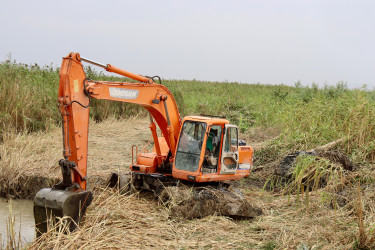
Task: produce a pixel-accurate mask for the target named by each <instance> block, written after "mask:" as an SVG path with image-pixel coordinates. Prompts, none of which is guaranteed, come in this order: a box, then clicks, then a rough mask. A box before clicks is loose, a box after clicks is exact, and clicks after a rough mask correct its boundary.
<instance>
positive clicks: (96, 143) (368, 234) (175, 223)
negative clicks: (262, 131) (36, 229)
mask: <svg viewBox="0 0 375 250" xmlns="http://www.w3.org/2000/svg"><path fill="white" fill-rule="evenodd" d="M134 124H139V125H137V126H134ZM147 125H148V121H147V119H145V120H139V119H130V120H127V121H122V122H119V121H116V120H108V121H104V122H103V123H100V124H95V123H93V124H91V127H90V138H89V146H90V147H89V169H88V170H89V175H90V177H91V178H90V182H91V185H94V186H91V188H94V201H93V204H92V205H91V206H90V207H89V208H88V210H87V212H86V215H85V219H84V221H83V222H82V223H81V224H80V225H79V229H78V230H77V231H75V232H73V233H68V234H65V233H63V231H64V230H63V225H62V224H61V225H56V228H54V229H51V231H50V232H49V233H47V234H45V235H43V237H41V238H39V239H38V240H37V241H35V242H32V243H30V245H29V246H28V247H29V248H31V249H103V248H105V249H107V248H121V249H123V248H130V249H145V248H146V249H148V248H158V249H159V248H163V249H185V248H195V249H207V248H214V249H222V248H236V249H249V248H258V249H274V248H275V249H296V248H306V249H332V248H338V249H348V248H360V247H362V248H366V247H367V248H369V249H371V248H372V247H375V246H374V227H375V226H374V225H375V218H374V212H375V202H374V200H375V191H374V188H372V189H371V188H370V189H365V190H364V191H363V192H360V193H359V194H358V193H356V192H351V193H350V196H348V197H347V199H348V200H349V202H348V203H347V204H346V205H345V206H342V207H338V206H337V207H335V208H332V207H331V205H330V203H329V202H328V201H327V200H325V199H323V198H324V197H325V196H326V195H327V193H328V194H332V190H331V189H330V186H327V187H325V188H323V189H318V190H316V191H314V192H311V193H309V203H308V205H307V204H305V203H304V202H301V200H302V199H303V197H301V195H281V194H279V193H275V192H269V191H263V190H262V186H261V185H260V186H258V185H254V183H253V182H252V181H253V180H263V181H264V180H265V179H266V178H265V176H266V175H268V174H269V173H271V172H272V169H271V165H269V167H265V168H263V169H262V170H260V171H257V172H254V173H253V176H252V177H251V179H248V180H245V181H242V182H241V186H240V187H241V189H242V191H243V192H244V193H245V195H246V198H247V199H248V200H249V201H250V202H251V203H252V204H254V205H255V206H257V207H261V208H262V209H263V213H264V214H263V215H262V216H260V217H257V218H255V219H253V220H252V221H247V220H245V221H236V220H232V219H229V218H225V217H219V216H209V217H206V218H203V219H193V220H187V219H183V218H179V219H176V218H172V217H170V216H169V213H170V211H169V210H168V208H166V207H165V206H163V205H162V204H161V203H160V202H158V201H157V200H155V199H153V198H151V197H148V196H144V195H139V194H132V195H123V194H120V192H118V191H117V190H116V189H106V188H104V187H103V186H99V185H98V183H99V182H97V181H95V178H98V179H100V180H103V179H104V178H106V177H107V176H108V174H109V173H110V172H111V171H113V170H118V169H120V170H121V169H127V167H128V165H129V163H130V161H131V145H132V144H136V145H138V147H139V148H141V146H142V145H144V144H145V143H146V141H148V139H149V136H150V132H149V130H148V126H147ZM135 127H137V128H142V129H137V128H135ZM60 133H61V131H60V128H52V129H51V130H50V131H49V132H47V133H38V134H32V135H15V134H10V135H8V136H7V137H6V138H5V140H4V143H3V144H2V145H1V146H0V154H1V157H2V159H1V161H0V167H1V171H0V173H1V175H0V176H1V178H0V183H1V185H2V186H1V188H3V187H4V185H8V187H11V188H9V189H8V190H12V189H17V188H15V187H18V189H17V190H24V188H25V185H23V182H22V180H24V179H22V178H28V176H35V175H42V176H43V175H44V176H48V177H52V178H55V177H59V175H60V170H59V169H58V167H57V160H58V159H60V157H61V135H60ZM366 169H367V168H366ZM368 169H371V168H370V167H369V168H368ZM368 174H370V172H369V171H367V170H364V169H362V170H361V169H360V170H358V171H357V172H356V174H353V176H354V177H356V178H357V179H358V178H363V179H365V177H364V176H363V175H368ZM9 176H11V178H9ZM368 178H370V177H368ZM370 179H371V178H370ZM368 183H371V181H370V180H369V181H368V182H367V184H368ZM21 194H22V193H21ZM332 195H333V194H332ZM20 196H22V195H20Z"/></svg>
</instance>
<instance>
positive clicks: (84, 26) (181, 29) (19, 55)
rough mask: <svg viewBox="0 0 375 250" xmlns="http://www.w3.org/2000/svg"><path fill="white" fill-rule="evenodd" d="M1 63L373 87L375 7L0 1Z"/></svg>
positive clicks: (272, 1)
mask: <svg viewBox="0 0 375 250" xmlns="http://www.w3.org/2000/svg"><path fill="white" fill-rule="evenodd" d="M0 27H1V37H0V60H1V61H2V60H6V59H7V56H8V54H9V53H11V56H12V59H15V60H16V61H17V62H22V63H38V64H40V65H45V64H51V63H53V65H54V66H59V65H60V63H61V58H62V57H63V56H66V55H67V54H68V53H69V52H70V51H74V52H79V53H80V54H81V56H82V57H86V58H89V59H92V60H96V61H99V62H102V63H104V64H107V63H109V64H113V65H115V66H118V67H120V68H123V69H126V70H128V71H131V72H134V73H139V74H144V75H159V76H161V77H162V78H166V79H199V80H209V81H238V82H242V83H257V82H259V83H265V84H266V83H270V84H281V83H283V84H289V85H293V84H294V82H296V81H298V80H300V81H301V82H302V84H303V85H307V84H311V83H312V82H316V83H319V84H320V86H323V84H324V83H327V84H331V85H333V84H335V83H336V82H338V81H341V80H342V81H347V82H348V85H349V86H350V87H355V88H360V87H361V86H362V85H364V84H367V85H368V88H369V89H373V88H375V74H374V73H375V1H370V0H368V1H365V0H352V1H348V0H311V1H307V0H299V1H298V0H280V1H276V0H248V1H234V0H231V1H229V0H228V1H224V0H216V1H213V0H212V1H209V0H206V1H205V0H201V1H195V0H186V1H178V0H174V1H151V0H150V1H135V0H133V1H114V0H113V1H111V0H107V1H104V0H101V1H94V0H92V1H87V0H81V1H79V0H74V1H67V0H64V1H51V0H49V1H47V0H45V1H39V0H33V1H30V0H28V1H17V0H13V1H5V0H2V1H1V8H0Z"/></svg>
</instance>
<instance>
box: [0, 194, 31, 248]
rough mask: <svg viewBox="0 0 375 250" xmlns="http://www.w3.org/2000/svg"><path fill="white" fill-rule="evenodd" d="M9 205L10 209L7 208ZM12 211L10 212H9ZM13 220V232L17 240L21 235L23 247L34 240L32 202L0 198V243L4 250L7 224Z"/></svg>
mask: <svg viewBox="0 0 375 250" xmlns="http://www.w3.org/2000/svg"><path fill="white" fill-rule="evenodd" d="M10 204H11V206H12V208H11V209H10V208H9V205H10ZM10 211H12V212H10ZM11 214H12V216H13V217H14V219H15V223H14V231H15V233H16V236H17V239H18V236H19V235H21V241H22V243H23V245H24V244H25V243H27V242H31V241H33V240H34V232H35V222H34V213H33V201H32V200H11V201H9V200H5V199H3V198H0V239H1V240H0V243H1V245H2V247H3V248H4V247H5V246H6V242H7V224H8V221H9V219H10V218H11ZM19 233H21V234H19ZM0 249H1V246H0Z"/></svg>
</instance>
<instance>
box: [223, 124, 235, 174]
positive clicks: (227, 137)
mask: <svg viewBox="0 0 375 250" xmlns="http://www.w3.org/2000/svg"><path fill="white" fill-rule="evenodd" d="M224 131H225V132H224V140H223V149H222V153H221V168H220V174H235V173H236V171H237V169H238V157H239V154H238V128H237V126H235V125H231V124H225V130H224Z"/></svg>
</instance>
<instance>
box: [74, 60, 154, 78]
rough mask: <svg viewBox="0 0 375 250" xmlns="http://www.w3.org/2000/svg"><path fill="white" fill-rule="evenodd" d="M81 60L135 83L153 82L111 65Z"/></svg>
mask: <svg viewBox="0 0 375 250" xmlns="http://www.w3.org/2000/svg"><path fill="white" fill-rule="evenodd" d="M81 60H82V61H84V62H87V63H91V64H93V65H96V66H99V67H102V68H103V69H105V70H106V71H108V72H113V73H116V74H119V75H122V76H125V77H129V78H131V79H134V80H137V81H140V82H145V83H153V82H154V81H153V80H152V79H150V78H148V77H144V76H141V75H137V74H134V73H131V72H129V71H126V70H123V69H119V68H117V67H115V66H112V65H111V64H107V65H104V64H102V63H98V62H95V61H92V60H89V59H86V58H83V57H81Z"/></svg>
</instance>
